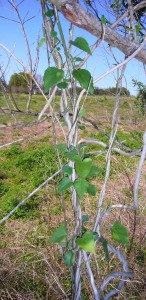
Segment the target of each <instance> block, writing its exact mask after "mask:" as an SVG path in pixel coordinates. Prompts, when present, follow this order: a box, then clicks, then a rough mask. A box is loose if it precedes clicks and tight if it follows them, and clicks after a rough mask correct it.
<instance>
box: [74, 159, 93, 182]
mask: <svg viewBox="0 0 146 300" xmlns="http://www.w3.org/2000/svg"><path fill="white" fill-rule="evenodd" d="M91 166H92V159H91V158H85V159H84V160H83V161H77V162H76V163H75V169H76V172H77V174H78V176H79V177H81V178H87V177H88V175H89V173H90V171H91Z"/></svg>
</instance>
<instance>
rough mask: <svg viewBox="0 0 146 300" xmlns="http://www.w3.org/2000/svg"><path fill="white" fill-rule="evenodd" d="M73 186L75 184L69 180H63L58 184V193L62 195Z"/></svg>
mask: <svg viewBox="0 0 146 300" xmlns="http://www.w3.org/2000/svg"><path fill="white" fill-rule="evenodd" d="M72 185H73V182H72V181H71V180H70V179H69V178H68V177H65V178H63V179H62V180H61V181H60V182H59V184H58V192H60V193H62V192H65V191H66V190H68V189H69V188H70V187H71V186H72Z"/></svg>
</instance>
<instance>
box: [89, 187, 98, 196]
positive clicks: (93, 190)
mask: <svg viewBox="0 0 146 300" xmlns="http://www.w3.org/2000/svg"><path fill="white" fill-rule="evenodd" d="M87 193H88V194H89V195H91V196H95V195H96V186H95V185H93V184H89V185H88V187H87Z"/></svg>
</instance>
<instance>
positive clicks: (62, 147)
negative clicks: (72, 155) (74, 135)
mask: <svg viewBox="0 0 146 300" xmlns="http://www.w3.org/2000/svg"><path fill="white" fill-rule="evenodd" d="M56 148H57V149H58V151H59V152H60V153H65V152H68V149H67V147H66V144H58V145H56Z"/></svg>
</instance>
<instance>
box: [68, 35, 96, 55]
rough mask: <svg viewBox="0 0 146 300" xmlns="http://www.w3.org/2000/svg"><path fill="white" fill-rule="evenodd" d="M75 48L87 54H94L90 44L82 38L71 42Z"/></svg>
mask: <svg viewBox="0 0 146 300" xmlns="http://www.w3.org/2000/svg"><path fill="white" fill-rule="evenodd" d="M70 43H71V44H72V45H73V46H75V47H77V48H79V49H81V50H83V51H85V52H87V53H88V54H92V53H91V50H90V47H89V44H88V42H87V41H86V40H85V39H84V38H82V37H77V38H76V39H75V40H74V41H71V42H70Z"/></svg>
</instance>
